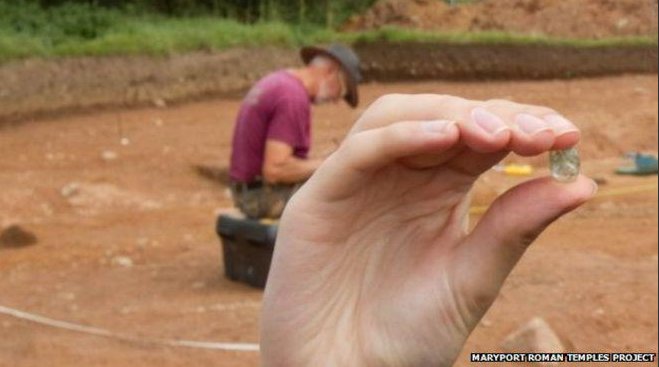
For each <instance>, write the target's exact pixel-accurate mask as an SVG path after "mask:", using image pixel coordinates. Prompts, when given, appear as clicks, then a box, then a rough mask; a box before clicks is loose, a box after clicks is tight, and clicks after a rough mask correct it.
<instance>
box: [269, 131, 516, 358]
mask: <svg viewBox="0 0 659 367" xmlns="http://www.w3.org/2000/svg"><path fill="white" fill-rule="evenodd" d="M451 146H452V147H453V148H451V147H447V148H448V149H447V150H445V151H444V152H442V153H440V154H437V155H436V156H435V158H436V159H434V162H431V163H428V159H426V158H427V157H425V158H424V157H422V156H420V155H412V156H407V157H404V156H403V157H401V158H400V159H394V160H391V161H390V162H388V163H386V164H380V165H379V166H378V167H377V169H373V170H364V169H363V167H362V165H361V163H360V162H358V163H355V164H354V167H352V168H351V169H350V170H344V171H341V170H340V169H339V170H338V172H335V171H333V170H331V169H328V168H325V169H324V170H323V169H322V168H321V170H320V172H319V173H318V174H316V175H315V176H314V177H312V179H311V180H310V182H308V183H307V184H306V185H305V186H304V187H303V188H302V189H301V190H300V192H298V193H297V194H296V195H295V197H294V198H293V200H292V201H291V202H290V203H289V205H288V206H287V209H286V212H285V214H284V217H283V218H282V222H281V226H280V231H279V234H278V244H277V250H276V252H275V256H274V258H273V267H272V269H271V273H270V277H269V281H268V286H267V290H266V295H265V304H264V315H267V316H268V317H265V318H264V320H263V326H262V338H264V339H265V340H262V344H263V345H264V346H267V348H268V350H264V353H265V354H268V355H269V356H270V357H271V358H272V359H273V361H274V362H273V364H274V365H282V366H288V365H330V366H331V365H337V366H338V365H401V366H405V365H438V364H449V363H450V362H451V361H452V360H453V359H454V358H455V357H456V356H457V353H458V352H459V350H460V348H461V345H462V343H463V342H464V340H465V339H466V338H467V336H468V335H469V333H470V331H471V330H472V329H473V328H474V326H475V324H476V323H477V322H478V320H479V318H480V317H481V316H482V314H483V313H484V312H485V310H486V309H487V307H488V306H489V304H490V302H491V301H492V299H493V297H485V300H484V297H483V293H482V292H481V290H482V289H484V287H483V284H485V283H487V285H488V286H491V284H492V283H490V282H485V283H483V282H482V281H476V282H474V274H472V272H471V267H472V266H474V264H478V263H479V260H478V258H477V256H476V252H474V250H473V249H472V248H473V247H475V246H474V245H471V244H467V245H463V243H464V242H465V241H466V240H469V239H468V237H467V231H466V224H467V218H468V217H467V215H468V204H469V191H470V189H471V186H472V184H473V183H474V181H475V180H476V179H477V177H478V175H479V173H480V172H482V171H483V170H484V169H486V168H487V167H489V166H491V165H492V164H493V163H494V162H496V161H498V160H500V159H501V158H502V157H503V156H504V155H505V152H502V151H498V152H494V153H491V154H481V153H476V152H475V151H474V150H472V149H471V148H470V147H468V146H467V147H464V146H461V145H460V144H458V145H455V144H451ZM339 155H340V154H339ZM338 161H339V157H330V159H329V162H328V163H326V166H327V167H331V166H332V165H334V164H339V165H340V164H341V163H337V162H338ZM431 161H432V160H431ZM368 162H370V163H369V164H371V163H372V162H371V161H368ZM362 163H363V162H362ZM419 166H422V167H424V168H423V169H421V168H419ZM412 167H416V168H412ZM455 167H459V170H456V168H455ZM337 174H339V176H340V177H339V178H337V177H336V176H337ZM472 242H473V240H472ZM282 243H285V245H282ZM481 270H482V271H483V272H484V273H482V274H478V272H476V274H477V276H476V277H477V278H478V279H481V278H482V276H483V275H486V276H487V274H486V273H487V271H489V270H491V269H489V267H488V266H482V269H481ZM506 274H507V272H506ZM490 278H492V279H490V281H492V282H496V281H498V279H497V278H498V275H493V276H490ZM504 278H505V276H504ZM501 281H502V280H501ZM481 283H483V284H481ZM474 284H476V286H474ZM499 286H500V285H499ZM494 288H495V290H497V289H498V287H496V285H495V286H494ZM337 345H340V346H345V348H344V352H342V353H331V352H330V354H329V355H327V354H322V353H319V351H322V350H323V348H327V346H334V347H336V346H337ZM291 350H295V351H296V352H295V353H292V352H291Z"/></svg>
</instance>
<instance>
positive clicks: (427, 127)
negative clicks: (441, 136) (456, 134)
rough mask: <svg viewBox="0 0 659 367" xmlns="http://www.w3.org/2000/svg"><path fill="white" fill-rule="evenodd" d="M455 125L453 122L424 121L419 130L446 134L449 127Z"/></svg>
mask: <svg viewBox="0 0 659 367" xmlns="http://www.w3.org/2000/svg"><path fill="white" fill-rule="evenodd" d="M453 125H455V121H450V120H430V121H424V122H423V123H422V124H421V128H422V129H423V131H425V132H427V133H433V134H436V133H445V132H447V131H448V130H449V129H450V128H451V126H453Z"/></svg>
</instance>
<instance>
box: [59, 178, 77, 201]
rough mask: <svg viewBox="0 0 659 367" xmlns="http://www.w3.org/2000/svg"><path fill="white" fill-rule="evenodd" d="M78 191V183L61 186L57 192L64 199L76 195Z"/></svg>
mask: <svg viewBox="0 0 659 367" xmlns="http://www.w3.org/2000/svg"><path fill="white" fill-rule="evenodd" d="M79 190H80V184H79V183H78V182H69V183H68V184H66V185H64V186H62V188H61V189H60V190H59V192H60V194H61V195H62V196H64V197H65V198H69V197H71V196H73V195H75V194H77V193H78V191H79Z"/></svg>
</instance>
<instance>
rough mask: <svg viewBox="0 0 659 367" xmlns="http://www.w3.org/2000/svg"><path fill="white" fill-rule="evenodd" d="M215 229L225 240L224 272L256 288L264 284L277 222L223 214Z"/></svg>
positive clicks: (222, 240)
mask: <svg viewBox="0 0 659 367" xmlns="http://www.w3.org/2000/svg"><path fill="white" fill-rule="evenodd" d="M216 231H217V234H218V235H219V236H220V240H221V243H222V253H223V255H224V256H223V257H224V273H225V275H226V276H227V277H228V278H229V279H232V280H235V281H239V282H243V283H247V284H249V285H252V286H254V287H259V288H263V287H265V282H266V280H267V278H268V271H269V270H270V262H271V260H272V251H273V250H274V248H275V238H276V237H277V222H274V221H268V220H261V221H259V220H254V219H247V218H243V217H240V216H237V215H231V214H220V215H219V216H218V218H217V224H216Z"/></svg>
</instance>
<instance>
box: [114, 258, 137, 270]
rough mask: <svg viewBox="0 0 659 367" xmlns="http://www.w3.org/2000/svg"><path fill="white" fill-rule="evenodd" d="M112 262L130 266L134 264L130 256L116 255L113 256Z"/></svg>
mask: <svg viewBox="0 0 659 367" xmlns="http://www.w3.org/2000/svg"><path fill="white" fill-rule="evenodd" d="M112 264H113V265H119V266H123V267H125V268H130V267H131V266H133V259H131V258H130V257H128V256H115V257H113V258H112Z"/></svg>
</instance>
